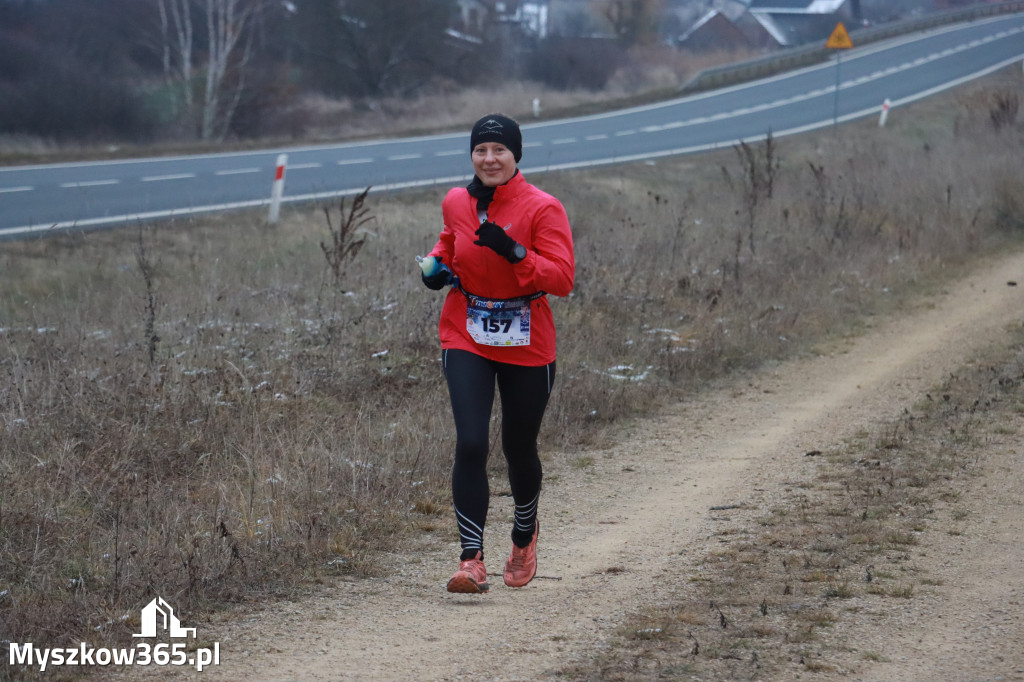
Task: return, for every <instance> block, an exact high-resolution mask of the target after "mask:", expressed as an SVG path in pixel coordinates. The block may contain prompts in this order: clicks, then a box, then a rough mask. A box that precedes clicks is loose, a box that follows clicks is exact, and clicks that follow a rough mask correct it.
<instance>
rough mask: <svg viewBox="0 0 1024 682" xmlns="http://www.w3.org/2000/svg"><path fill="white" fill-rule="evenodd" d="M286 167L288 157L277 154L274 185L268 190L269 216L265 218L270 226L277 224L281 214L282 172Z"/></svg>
mask: <svg viewBox="0 0 1024 682" xmlns="http://www.w3.org/2000/svg"><path fill="white" fill-rule="evenodd" d="M287 165H288V155H287V154H279V155H278V157H277V167H276V169H275V171H274V184H273V185H271V188H270V214H269V215H268V216H267V222H269V223H270V224H271V225H273V224H274V223H276V222H277V218H278V216H279V215H280V213H281V195H282V194H284V170H285V167H287Z"/></svg>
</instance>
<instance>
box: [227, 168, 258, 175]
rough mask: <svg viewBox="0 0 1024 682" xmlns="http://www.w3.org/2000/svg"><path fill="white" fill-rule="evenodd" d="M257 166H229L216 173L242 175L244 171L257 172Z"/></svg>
mask: <svg viewBox="0 0 1024 682" xmlns="http://www.w3.org/2000/svg"><path fill="white" fill-rule="evenodd" d="M259 172H260V169H259V168H230V169H228V170H219V171H217V173H216V175H243V174H245V173H259Z"/></svg>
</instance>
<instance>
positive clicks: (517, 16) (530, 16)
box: [452, 0, 548, 38]
mask: <svg viewBox="0 0 1024 682" xmlns="http://www.w3.org/2000/svg"><path fill="white" fill-rule="evenodd" d="M458 6H459V16H458V19H457V21H456V22H455V24H456V25H455V26H453V27H452V28H453V30H455V31H457V32H458V33H460V34H465V35H469V36H477V37H481V36H486V35H487V33H488V32H489V31H491V30H493V29H495V28H498V29H499V30H503V31H508V30H510V29H511V30H512V31H516V32H520V33H521V34H522V35H525V36H529V37H533V38H546V37H547V35H548V0H533V1H532V2H531V1H527V0H458Z"/></svg>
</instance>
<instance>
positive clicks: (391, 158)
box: [388, 154, 423, 161]
mask: <svg viewBox="0 0 1024 682" xmlns="http://www.w3.org/2000/svg"><path fill="white" fill-rule="evenodd" d="M422 158H423V154H395V155H394V156H389V157H388V161H409V160H410V159H422Z"/></svg>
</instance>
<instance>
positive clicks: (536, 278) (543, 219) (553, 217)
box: [512, 201, 576, 296]
mask: <svg viewBox="0 0 1024 682" xmlns="http://www.w3.org/2000/svg"><path fill="white" fill-rule="evenodd" d="M533 227H534V229H533V243H532V244H531V245H530V248H529V249H528V250H527V254H526V258H524V259H523V260H522V261H521V262H520V263H518V264H517V265H516V266H514V267H513V268H512V272H513V273H515V277H516V283H517V284H519V285H520V286H522V287H524V288H533V289H535V290H537V291H546V292H547V293H549V294H552V295H554V296H567V295H568V294H569V292H570V291H572V287H573V281H574V279H575V273H576V261H575V257H574V256H573V244H572V231H571V229H570V228H569V217H568V216H567V215H566V213H565V208H564V207H563V206H562V204H561V203H559V202H557V201H553V202H552V203H549V204H548V205H547V206H545V207H543V208H542V209H540V210H539V211H538V212H537V214H536V215H535V217H534V226H533Z"/></svg>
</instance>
